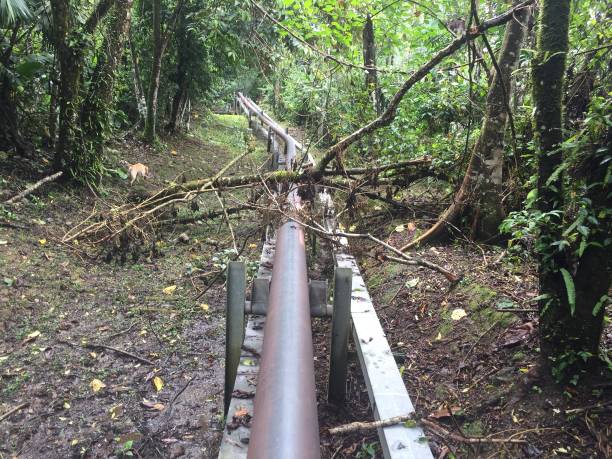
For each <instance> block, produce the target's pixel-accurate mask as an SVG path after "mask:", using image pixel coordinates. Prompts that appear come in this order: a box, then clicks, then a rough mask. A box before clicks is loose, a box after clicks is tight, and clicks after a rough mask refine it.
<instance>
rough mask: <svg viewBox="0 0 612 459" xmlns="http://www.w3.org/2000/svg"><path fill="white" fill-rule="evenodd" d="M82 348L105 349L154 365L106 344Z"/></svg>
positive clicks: (89, 345) (147, 360) (88, 345)
mask: <svg viewBox="0 0 612 459" xmlns="http://www.w3.org/2000/svg"><path fill="white" fill-rule="evenodd" d="M83 347H85V348H87V349H107V350H109V351H113V352H116V353H117V354H122V355H126V356H128V357H131V358H133V359H134V360H138V361H139V362H142V363H146V364H147V365H153V366H154V365H155V363H154V362H152V361H150V360H149V359H145V358H144V357H140V356H138V355H136V354H132V353H131V352H128V351H123V350H121V349H117V348H116V347H112V346H107V345H106V344H84V345H83Z"/></svg>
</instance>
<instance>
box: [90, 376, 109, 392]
mask: <svg viewBox="0 0 612 459" xmlns="http://www.w3.org/2000/svg"><path fill="white" fill-rule="evenodd" d="M89 387H91V390H93V391H94V393H96V392H100V390H101V389H104V388H105V387H106V384H104V383H103V382H102V381H100V380H99V379H92V380H91V382H90V383H89Z"/></svg>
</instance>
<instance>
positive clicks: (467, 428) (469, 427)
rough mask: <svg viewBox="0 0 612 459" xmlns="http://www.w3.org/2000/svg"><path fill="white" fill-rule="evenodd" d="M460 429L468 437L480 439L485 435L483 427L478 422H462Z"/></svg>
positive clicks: (480, 422)
mask: <svg viewBox="0 0 612 459" xmlns="http://www.w3.org/2000/svg"><path fill="white" fill-rule="evenodd" d="M462 428H463V432H464V433H465V435H467V436H468V437H482V436H483V435H484V434H485V426H484V424H483V423H482V421H479V420H476V421H472V422H464V423H463V426H462Z"/></svg>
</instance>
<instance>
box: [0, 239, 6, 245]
mask: <svg viewBox="0 0 612 459" xmlns="http://www.w3.org/2000/svg"><path fill="white" fill-rule="evenodd" d="M6 244H8V241H5V240H1V241H0V245H6Z"/></svg>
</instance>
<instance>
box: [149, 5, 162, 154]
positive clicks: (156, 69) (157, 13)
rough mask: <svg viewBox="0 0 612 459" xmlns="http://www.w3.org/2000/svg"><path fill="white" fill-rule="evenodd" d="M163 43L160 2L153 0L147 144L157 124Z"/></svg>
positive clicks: (153, 134) (152, 139) (153, 138)
mask: <svg viewBox="0 0 612 459" xmlns="http://www.w3.org/2000/svg"><path fill="white" fill-rule="evenodd" d="M163 55H164V41H163V37H162V27H161V0H153V64H152V68H151V78H150V80H149V89H148V91H147V117H146V120H145V130H144V139H145V141H146V142H148V143H153V142H154V141H155V135H156V129H155V128H156V126H155V124H156V123H157V95H158V93H159V81H160V75H161V67H162V59H163Z"/></svg>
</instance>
